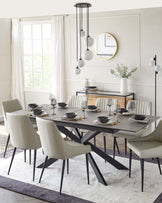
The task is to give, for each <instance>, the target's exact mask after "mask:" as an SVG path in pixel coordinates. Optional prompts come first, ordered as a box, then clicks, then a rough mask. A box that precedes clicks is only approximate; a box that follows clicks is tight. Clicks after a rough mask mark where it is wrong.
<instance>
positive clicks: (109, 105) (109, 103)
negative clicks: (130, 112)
mask: <svg viewBox="0 0 162 203" xmlns="http://www.w3.org/2000/svg"><path fill="white" fill-rule="evenodd" d="M107 105H108V107H109V114H108V116H111V106H112V105H113V99H108V100H107Z"/></svg>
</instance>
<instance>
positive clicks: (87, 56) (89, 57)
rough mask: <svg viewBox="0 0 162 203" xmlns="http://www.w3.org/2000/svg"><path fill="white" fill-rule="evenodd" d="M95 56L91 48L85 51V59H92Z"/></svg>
mask: <svg viewBox="0 0 162 203" xmlns="http://www.w3.org/2000/svg"><path fill="white" fill-rule="evenodd" d="M92 58H93V53H92V51H91V50H89V49H86V50H85V52H84V59H85V60H91V59H92Z"/></svg>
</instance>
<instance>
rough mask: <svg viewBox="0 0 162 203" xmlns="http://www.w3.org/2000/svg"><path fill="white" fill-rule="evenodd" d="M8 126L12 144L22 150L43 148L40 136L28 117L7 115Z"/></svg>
mask: <svg viewBox="0 0 162 203" xmlns="http://www.w3.org/2000/svg"><path fill="white" fill-rule="evenodd" d="M6 115H7V124H8V129H9V133H10V137H11V144H12V145H13V146H14V147H17V148H20V149H38V148H40V147H41V143H40V139H39V135H38V134H37V133H36V131H35V129H34V127H33V125H32V123H31V121H30V119H29V118H28V116H26V115H16V114H14V113H7V114H6Z"/></svg>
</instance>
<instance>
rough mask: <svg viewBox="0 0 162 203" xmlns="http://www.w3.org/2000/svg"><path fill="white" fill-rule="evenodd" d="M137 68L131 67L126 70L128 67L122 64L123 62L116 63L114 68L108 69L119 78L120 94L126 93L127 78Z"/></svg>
mask: <svg viewBox="0 0 162 203" xmlns="http://www.w3.org/2000/svg"><path fill="white" fill-rule="evenodd" d="M136 70H137V68H132V69H131V70H130V71H128V67H127V66H124V65H123V64H121V65H119V64H117V67H116V68H115V69H110V72H111V74H112V75H114V76H115V77H118V78H121V84H120V92H121V93H122V94H126V93H127V90H128V89H127V79H128V78H129V77H130V76H131V75H132V73H134V72H135V71H136Z"/></svg>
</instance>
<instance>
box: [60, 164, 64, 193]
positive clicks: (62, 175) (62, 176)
mask: <svg viewBox="0 0 162 203" xmlns="http://www.w3.org/2000/svg"><path fill="white" fill-rule="evenodd" d="M64 169H65V160H63V164H62V173H61V183H60V195H61V191H62V184H63V178H64Z"/></svg>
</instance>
